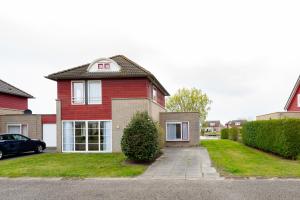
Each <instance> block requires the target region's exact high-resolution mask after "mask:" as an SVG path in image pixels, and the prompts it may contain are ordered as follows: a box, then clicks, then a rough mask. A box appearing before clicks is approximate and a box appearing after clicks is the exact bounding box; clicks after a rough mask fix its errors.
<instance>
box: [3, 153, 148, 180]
mask: <svg viewBox="0 0 300 200" xmlns="http://www.w3.org/2000/svg"><path fill="white" fill-rule="evenodd" d="M124 161H125V156H124V155H123V154H121V153H111V154H97V153H95V154H79V153H73V154H60V153H43V154H39V155H32V156H25V157H20V158H16V159H8V160H1V161H0V176H1V177H21V176H22V177H126V176H136V175H139V174H141V173H143V172H144V171H145V169H146V168H147V166H145V165H131V164H130V165H129V164H125V163H124Z"/></svg>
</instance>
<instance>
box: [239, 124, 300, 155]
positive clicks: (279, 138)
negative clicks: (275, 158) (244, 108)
mask: <svg viewBox="0 0 300 200" xmlns="http://www.w3.org/2000/svg"><path fill="white" fill-rule="evenodd" d="M242 140H243V143H244V144H246V145H248V146H251V147H255V148H258V149H261V150H264V151H267V152H272V153H274V154H277V155H280V156H282V157H285V158H290V159H296V157H297V155H298V154H299V153H300V119H279V120H266V121H253V122H248V123H246V124H245V125H244V126H243V131H242Z"/></svg>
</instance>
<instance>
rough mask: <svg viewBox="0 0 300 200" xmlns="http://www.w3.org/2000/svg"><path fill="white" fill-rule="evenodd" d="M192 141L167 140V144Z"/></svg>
mask: <svg viewBox="0 0 300 200" xmlns="http://www.w3.org/2000/svg"><path fill="white" fill-rule="evenodd" d="M189 141H190V140H166V142H189Z"/></svg>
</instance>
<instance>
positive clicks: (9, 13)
mask: <svg viewBox="0 0 300 200" xmlns="http://www.w3.org/2000/svg"><path fill="white" fill-rule="evenodd" d="M299 10H300V3H299V1H288V0H284V1H283V0H282V1H276V0H270V1H266V0H251V1H241V0H236V1H232V0H227V1H223V0H220V1H215V0H210V1H199V0H198V1H187V0H185V1H174V0H172V1H166V0H164V1H162V0H160V1H154V0H152V1H141V0H139V1H130V0H127V1H124V0H123V1H114V0H109V1H74V0H72V1H61V0H60V1H54V0H51V1H29V0H27V1H12V0H10V1H6V2H1V7H0V69H1V73H0V78H1V79H3V80H5V81H7V82H9V83H11V84H13V85H15V86H17V87H19V88H21V89H23V90H25V91H26V92H28V93H30V94H32V95H34V96H35V97H36V98H35V99H33V100H30V103H29V107H30V109H32V110H33V112H34V113H55V99H56V83H55V82H54V81H51V80H48V79H45V78H44V76H46V75H48V74H50V73H53V72H57V71H59V70H63V69H66V68H70V67H76V66H78V65H81V64H85V63H89V62H91V61H93V60H94V59H96V58H99V57H110V56H113V55H116V54H123V55H125V56H127V57H128V58H130V59H132V60H133V61H135V62H137V63H139V64H140V65H141V66H143V67H145V68H146V69H148V70H149V71H151V72H152V73H153V74H154V75H155V76H156V77H157V78H158V80H159V81H160V82H161V83H162V84H163V85H164V86H165V88H166V89H167V90H168V91H169V92H170V93H171V94H173V93H174V92H175V91H176V90H177V89H179V88H182V87H189V88H190V87H196V88H200V89H201V90H202V91H203V92H205V93H207V94H208V96H209V97H210V98H211V99H212V101H213V103H212V105H211V111H210V112H209V116H208V119H211V120H217V119H220V120H221V121H222V122H226V121H227V120H231V119H237V118H246V119H255V116H256V115H258V114H264V113H269V112H275V111H282V110H283V108H284V105H285V103H286V101H287V99H288V96H289V94H290V92H291V90H292V88H293V86H294V83H295V82H296V80H297V78H298V76H299V74H300V12H299Z"/></svg>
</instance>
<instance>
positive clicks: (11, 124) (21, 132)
mask: <svg viewBox="0 0 300 200" xmlns="http://www.w3.org/2000/svg"><path fill="white" fill-rule="evenodd" d="M9 126H19V127H20V132H19V134H20V135H24V136H28V124H19V123H8V124H7V125H6V132H7V133H8V127H9ZM22 126H26V127H27V129H26V130H27V133H26V134H24V133H23V129H22Z"/></svg>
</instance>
